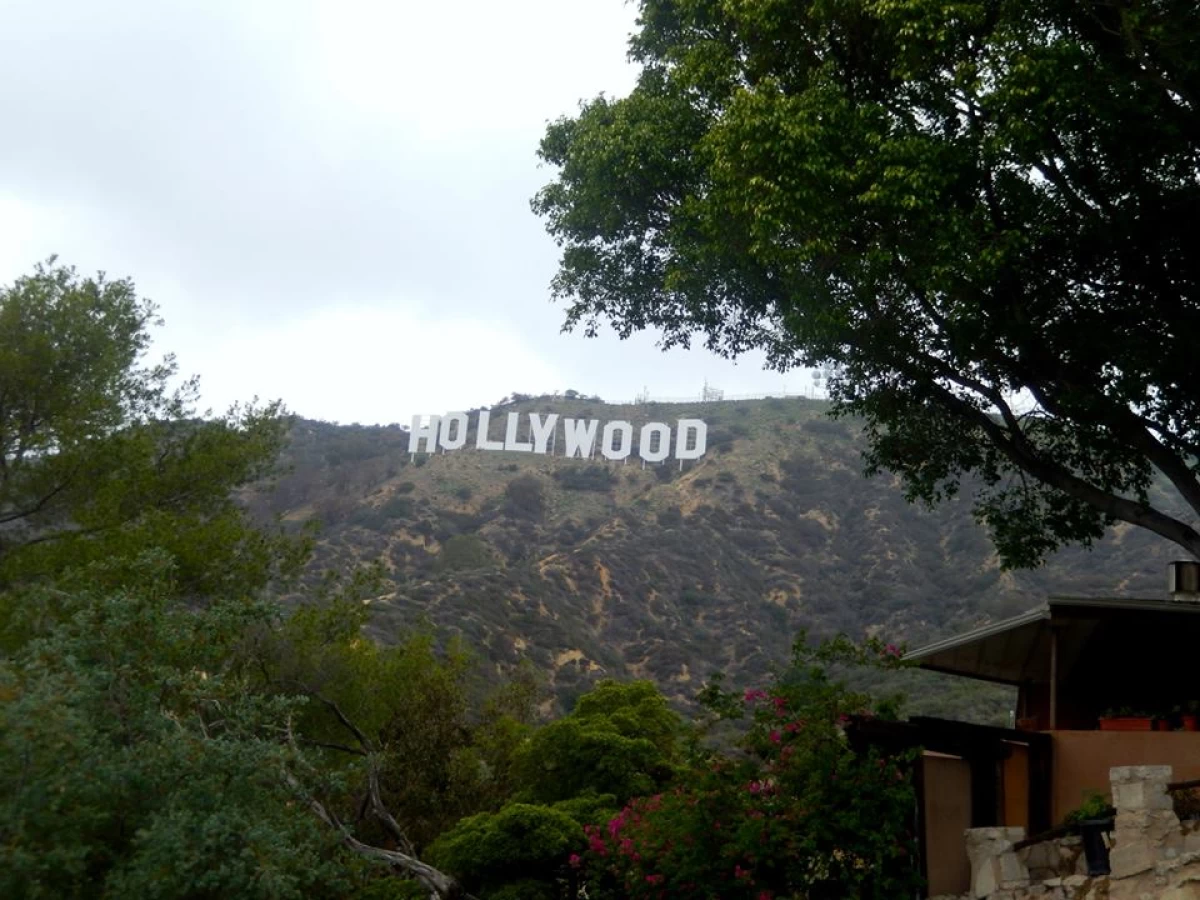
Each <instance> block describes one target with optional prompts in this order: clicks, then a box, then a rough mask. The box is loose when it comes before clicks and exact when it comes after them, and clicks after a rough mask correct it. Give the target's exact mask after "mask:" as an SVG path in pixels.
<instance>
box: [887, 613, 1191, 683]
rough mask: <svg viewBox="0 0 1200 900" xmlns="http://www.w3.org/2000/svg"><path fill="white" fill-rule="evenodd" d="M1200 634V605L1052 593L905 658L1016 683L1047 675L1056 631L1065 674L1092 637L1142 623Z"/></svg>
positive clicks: (1108, 635) (933, 667)
mask: <svg viewBox="0 0 1200 900" xmlns="http://www.w3.org/2000/svg"><path fill="white" fill-rule="evenodd" d="M1184 623H1186V628H1184V629H1183V630H1185V631H1187V632H1189V633H1194V634H1198V635H1200V603H1195V602H1188V601H1178V600H1148V599H1138V598H1132V597H1113V598H1088V597H1051V598H1050V599H1048V600H1047V601H1046V602H1045V603H1043V604H1042V605H1041V606H1037V607H1035V608H1033V609H1031V610H1029V611H1028V612H1024V613H1022V614H1021V615H1018V616H1014V617H1012V618H1011V619H1005V620H1003V621H1001V622H995V623H993V624H991V625H985V626H983V627H982V628H977V629H975V630H974V631H969V632H967V633H966V634H961V635H958V636H957V637H952V638H947V639H945V640H941V641H937V642H936V643H933V644H930V645H928V646H926V647H921V648H920V649H917V650H913V651H912V652H910V653H907V654H906V655H905V659H907V660H912V661H914V662H916V663H917V664H918V665H919V666H920V667H921V668H923V669H930V670H932V671H935V672H947V673H950V674H954V675H963V676H966V677H968V678H977V679H981V680H984V681H996V682H1000V683H1002V684H1020V683H1021V682H1023V681H1033V682H1047V681H1049V677H1050V671H1049V668H1050V634H1051V630H1052V629H1053V630H1055V631H1057V632H1058V636H1059V646H1058V667H1059V672H1060V674H1065V673H1067V672H1069V671H1070V670H1071V668H1072V666H1073V664H1074V662H1075V661H1076V660H1078V659H1079V657H1080V655H1081V654H1082V652H1083V651H1084V649H1085V647H1086V646H1087V644H1088V642H1089V640H1091V639H1093V638H1097V639H1108V638H1114V637H1119V636H1120V635H1121V634H1123V633H1124V634H1128V633H1130V628H1131V626H1133V625H1134V624H1136V626H1137V629H1136V630H1137V631H1139V632H1140V631H1143V630H1144V629H1145V628H1146V627H1153V628H1162V627H1170V628H1171V629H1177V628H1178V627H1179V626H1180V625H1183V624H1184Z"/></svg>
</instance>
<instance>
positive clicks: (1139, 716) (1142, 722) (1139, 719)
mask: <svg viewBox="0 0 1200 900" xmlns="http://www.w3.org/2000/svg"><path fill="white" fill-rule="evenodd" d="M1100 730H1101V731H1153V730H1154V718H1153V717H1152V716H1151V715H1150V714H1149V713H1145V712H1141V711H1140V710H1139V711H1135V710H1132V709H1130V708H1129V707H1128V706H1124V707H1122V708H1121V709H1118V710H1115V711H1114V710H1111V709H1109V710H1105V712H1104V714H1103V715H1102V716H1101V717H1100Z"/></svg>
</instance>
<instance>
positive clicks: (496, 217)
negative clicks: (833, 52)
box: [0, 0, 809, 423]
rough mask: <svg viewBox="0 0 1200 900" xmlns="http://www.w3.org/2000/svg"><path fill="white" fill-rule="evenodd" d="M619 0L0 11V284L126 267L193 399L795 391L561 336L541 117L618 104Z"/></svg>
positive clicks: (460, 398)
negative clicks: (540, 203)
mask: <svg viewBox="0 0 1200 900" xmlns="http://www.w3.org/2000/svg"><path fill="white" fill-rule="evenodd" d="M634 19H635V10H634V8H633V7H632V6H629V5H626V4H625V3H623V2H622V0H515V2H511V3H497V2H495V0H490V2H485V0H460V2H458V3H416V2H412V0H392V2H376V3H371V2H347V0H336V2H329V3H307V2H299V0H288V2H282V0H281V2H266V0H236V2H233V0H231V2H218V0H203V2H194V3H192V2H171V3H163V2H161V0H158V2H151V0H144V2H124V3H120V2H106V3H102V4H101V3H95V2H77V3H69V2H42V0H28V2H25V0H16V2H14V0H7V2H4V3H0V84H3V85H4V89H3V90H0V122H2V123H3V139H2V140H0V283H3V284H9V283H11V282H12V280H13V279H14V278H15V277H17V276H19V275H21V274H24V273H26V272H28V271H29V270H30V269H31V268H32V266H33V265H34V263H35V262H37V261H38V260H41V259H45V258H46V257H48V256H49V255H51V254H55V253H56V254H58V255H59V257H60V259H61V260H62V261H64V262H66V263H69V264H72V265H75V266H76V267H77V268H79V269H80V270H81V271H84V272H94V271H96V270H100V269H103V270H105V271H106V272H108V273H109V274H110V275H112V276H121V277H124V276H130V277H132V278H133V279H134V280H135V281H136V282H137V285H138V288H139V290H140V292H141V293H143V294H144V295H146V296H148V297H150V298H152V299H153V300H154V301H156V302H157V303H158V304H159V306H160V307H161V309H162V312H163V315H164V317H165V319H166V323H167V324H166V326H165V328H163V329H162V330H161V331H160V332H159V333H158V335H157V345H156V346H157V347H158V348H159V349H160V350H161V351H163V352H165V351H168V350H170V351H173V352H175V354H176V355H177V357H178V360H179V363H180V366H181V368H182V370H183V371H184V372H185V373H197V374H199V375H200V376H201V384H202V387H203V391H204V399H205V401H206V403H208V404H211V405H212V406H213V407H216V408H224V407H225V406H226V405H228V404H229V403H231V402H233V401H235V400H239V399H242V400H244V399H248V398H250V397H251V396H253V395H258V396H260V397H262V398H264V399H273V398H276V397H279V398H282V399H283V400H284V401H285V402H286V403H287V404H288V406H289V407H290V408H291V409H292V410H294V411H295V412H298V413H300V414H302V415H305V416H310V417H314V418H323V419H328V420H333V421H340V422H353V421H358V422H363V423H368V422H393V421H401V422H407V421H408V420H409V419H410V418H411V416H412V415H414V414H420V413H432V412H441V411H444V410H447V409H455V408H465V407H472V406H478V405H482V404H486V403H491V402H494V401H496V400H498V399H500V398H501V397H502V396H503V395H505V394H507V393H509V392H510V391H522V392H530V393H535V392H536V393H541V392H549V391H554V390H565V389H567V388H575V389H577V390H581V391H586V392H588V393H598V394H600V395H601V396H603V397H604V398H605V399H611V400H627V399H630V398H632V397H633V396H634V395H635V394H637V393H638V392H640V391H641V390H642V388H643V387H648V388H649V390H650V392H651V394H653V395H659V396H685V395H692V394H696V393H698V392H699V390H700V387H701V385H702V383H703V382H704V380H705V379H706V378H707V379H708V380H709V381H710V382H711V383H712V384H714V385H716V386H718V387H720V388H723V389H724V390H726V391H727V392H728V393H731V394H736V393H751V392H772V391H780V390H783V389H784V388H786V389H787V390H789V391H793V392H795V391H799V390H802V389H803V388H805V387H808V386H809V382H808V379H807V376H804V375H802V373H800V372H796V373H794V374H792V375H790V376H789V377H788V378H784V377H783V376H781V375H779V374H776V373H769V372H764V371H763V370H762V365H761V359H760V358H753V359H751V358H747V359H744V360H742V361H741V362H739V364H737V365H736V366H735V365H733V364H731V363H729V362H727V361H724V360H720V359H718V358H716V357H714V356H711V355H710V354H708V353H707V352H705V351H702V350H694V351H691V352H685V351H671V352H669V353H666V354H664V353H662V352H661V351H659V350H658V349H657V348H656V347H655V342H654V337H653V336H652V335H644V336H642V337H641V338H639V339H636V340H632V341H627V342H621V341H618V340H616V339H615V338H612V337H607V338H601V339H597V340H587V339H585V338H584V337H582V335H579V334H561V333H560V326H561V324H562V319H563V308H562V307H561V306H560V305H556V304H553V303H551V302H550V300H549V291H548V284H549V281H550V278H551V277H552V275H553V273H554V268H555V264H556V260H557V253H558V250H557V247H556V246H555V245H554V242H553V241H552V240H551V239H550V237H549V236H548V235H547V234H546V233H545V231H544V230H543V227H542V223H541V221H540V220H539V219H537V218H536V217H535V216H534V215H533V214H532V213H531V212H530V211H529V199H530V197H531V196H532V195H533V193H534V192H535V191H536V190H537V189H538V188H539V187H540V186H541V185H542V184H544V183H545V182H547V181H548V180H549V179H550V178H551V175H552V172H551V170H549V169H546V168H541V167H539V164H538V161H537V157H536V148H537V144H538V141H539V139H540V137H541V135H542V132H543V131H544V129H545V126H546V123H547V122H548V121H550V120H552V119H554V118H556V117H558V116H560V115H563V114H570V113H571V112H573V111H574V110H575V109H576V108H577V104H578V102H579V101H580V100H581V99H583V98H588V97H592V96H595V95H596V94H598V93H601V92H604V93H607V94H609V95H620V94H623V93H625V92H626V91H628V89H629V88H630V87H631V86H632V84H633V81H634V77H635V71H634V69H633V68H632V67H631V66H629V65H628V64H627V62H626V60H625V52H626V39H627V37H628V35H629V34H630V32H631V31H632V29H633V27H634Z"/></svg>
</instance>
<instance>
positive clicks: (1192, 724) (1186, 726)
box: [1179, 713, 1200, 731]
mask: <svg viewBox="0 0 1200 900" xmlns="http://www.w3.org/2000/svg"><path fill="white" fill-rule="evenodd" d="M1179 718H1180V721H1181V722H1182V724H1183V730H1184V731H1200V716H1198V715H1196V714H1195V713H1184V714H1183V715H1182V716H1180V717H1179Z"/></svg>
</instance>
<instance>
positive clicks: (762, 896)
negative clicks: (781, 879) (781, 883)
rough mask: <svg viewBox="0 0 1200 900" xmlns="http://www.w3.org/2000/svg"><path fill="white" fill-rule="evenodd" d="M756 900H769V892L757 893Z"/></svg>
mask: <svg viewBox="0 0 1200 900" xmlns="http://www.w3.org/2000/svg"><path fill="white" fill-rule="evenodd" d="M758 900H771V892H770V891H759V893H758Z"/></svg>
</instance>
